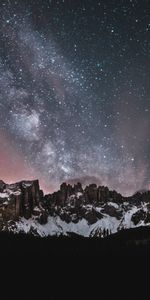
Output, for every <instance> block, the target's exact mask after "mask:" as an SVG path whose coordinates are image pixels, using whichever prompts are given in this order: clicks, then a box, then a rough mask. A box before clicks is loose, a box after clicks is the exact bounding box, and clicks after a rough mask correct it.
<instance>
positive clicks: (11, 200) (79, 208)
mask: <svg viewBox="0 0 150 300" xmlns="http://www.w3.org/2000/svg"><path fill="white" fill-rule="evenodd" d="M149 225H150V191H142V193H141V192H140V191H139V192H137V193H136V194H134V195H133V196H131V197H123V196H122V195H121V194H119V193H117V192H116V191H111V190H109V189H108V187H105V186H97V185H96V184H90V185H89V186H86V187H85V188H83V187H82V185H81V183H77V184H75V185H70V184H66V183H62V184H61V186H60V189H59V191H57V192H54V193H52V194H48V195H44V194H43V191H42V190H41V189H40V187H39V182H38V180H33V181H20V182H17V183H14V184H6V183H5V182H3V181H2V180H1V181H0V230H1V231H6V232H7V231H12V232H15V233H19V232H20V233H31V234H33V235H35V236H41V237H44V236H49V235H50V236H60V235H64V236H70V235H72V234H78V235H81V236H84V237H106V236H108V235H110V234H114V233H117V232H118V231H120V230H122V229H127V228H134V227H140V226H149Z"/></svg>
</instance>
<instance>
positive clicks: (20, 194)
mask: <svg viewBox="0 0 150 300" xmlns="http://www.w3.org/2000/svg"><path fill="white" fill-rule="evenodd" d="M42 199H43V192H42V191H41V190H40V189H39V182H38V180H34V181H21V182H17V183H14V184H5V183H4V182H3V181H0V221H1V223H2V222H7V221H10V220H11V221H17V220H18V219H19V217H25V218H26V219H29V218H31V216H32V215H38V216H40V214H41V213H42V210H43V208H42V207H41V205H40V203H41V201H42Z"/></svg>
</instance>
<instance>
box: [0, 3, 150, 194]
mask: <svg viewBox="0 0 150 300" xmlns="http://www.w3.org/2000/svg"><path fill="white" fill-rule="evenodd" d="M149 128H150V5H149V0H143V1H141V0H119V1H118V0H105V1H104V0H94V1H93V0H76V1H74V0H51V1H50V0H49V1H48V0H36V1H35V0H31V1H30V0H29V1H27V0H24V1H21V0H16V1H15V0H12V1H11V0H10V1H0V177H1V179H3V180H5V181H7V182H13V181H17V180H22V179H32V178H38V179H39V180H40V185H41V187H42V188H43V189H44V191H45V192H51V191H53V190H56V189H58V187H59V185H60V183H62V182H63V181H66V182H71V183H74V182H76V181H81V182H82V183H83V184H88V183H92V182H95V183H97V184H101V185H107V186H108V187H109V188H111V189H116V190H117V191H119V192H121V193H122V194H123V195H131V194H133V193H134V192H135V191H137V190H141V189H147V188H150V154H149V153H150V134H149V133H150V129H149Z"/></svg>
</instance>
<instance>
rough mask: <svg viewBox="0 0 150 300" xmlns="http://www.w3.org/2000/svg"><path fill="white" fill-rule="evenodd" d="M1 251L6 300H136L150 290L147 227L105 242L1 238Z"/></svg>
mask: <svg viewBox="0 0 150 300" xmlns="http://www.w3.org/2000/svg"><path fill="white" fill-rule="evenodd" d="M0 249H1V250H0V257H1V294H2V293H3V292H4V296H3V297H2V299H4V300H5V299H17V295H19V296H20V295H21V297H20V299H21V300H22V299H27V300H30V299H37V298H40V299H44V300H45V299H56V298H57V299H74V298H75V299H124V296H125V299H136V298H134V297H132V296H135V295H136V293H138V294H139V295H141V297H143V295H144V292H145V291H146V288H149V273H150V266H149V262H150V228H149V227H143V228H139V229H132V230H131V229H130V230H126V231H121V232H119V233H117V234H114V235H112V236H109V237H107V238H105V239H86V238H83V237H81V236H77V235H72V236H71V237H69V238H68V237H59V238H57V237H49V238H38V237H33V236H30V235H24V234H17V235H14V234H12V233H9V234H8V233H1V234H0ZM147 273H148V275H146V274H147ZM143 278H144V286H145V288H144V289H142V294H140V293H141V291H140V287H141V284H142V281H143ZM3 289H4V290H3ZM120 289H121V294H120ZM19 290H21V294H20V292H17V291H19ZM8 294H9V295H10V296H8ZM58 295H59V296H58Z"/></svg>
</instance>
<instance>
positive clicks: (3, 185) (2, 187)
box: [0, 180, 6, 193]
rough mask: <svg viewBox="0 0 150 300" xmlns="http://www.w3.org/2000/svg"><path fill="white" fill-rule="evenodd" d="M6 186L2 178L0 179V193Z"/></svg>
mask: <svg viewBox="0 0 150 300" xmlns="http://www.w3.org/2000/svg"><path fill="white" fill-rule="evenodd" d="M5 187H6V184H5V182H4V181H3V180H0V193H2V192H3V191H4V189H5Z"/></svg>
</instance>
